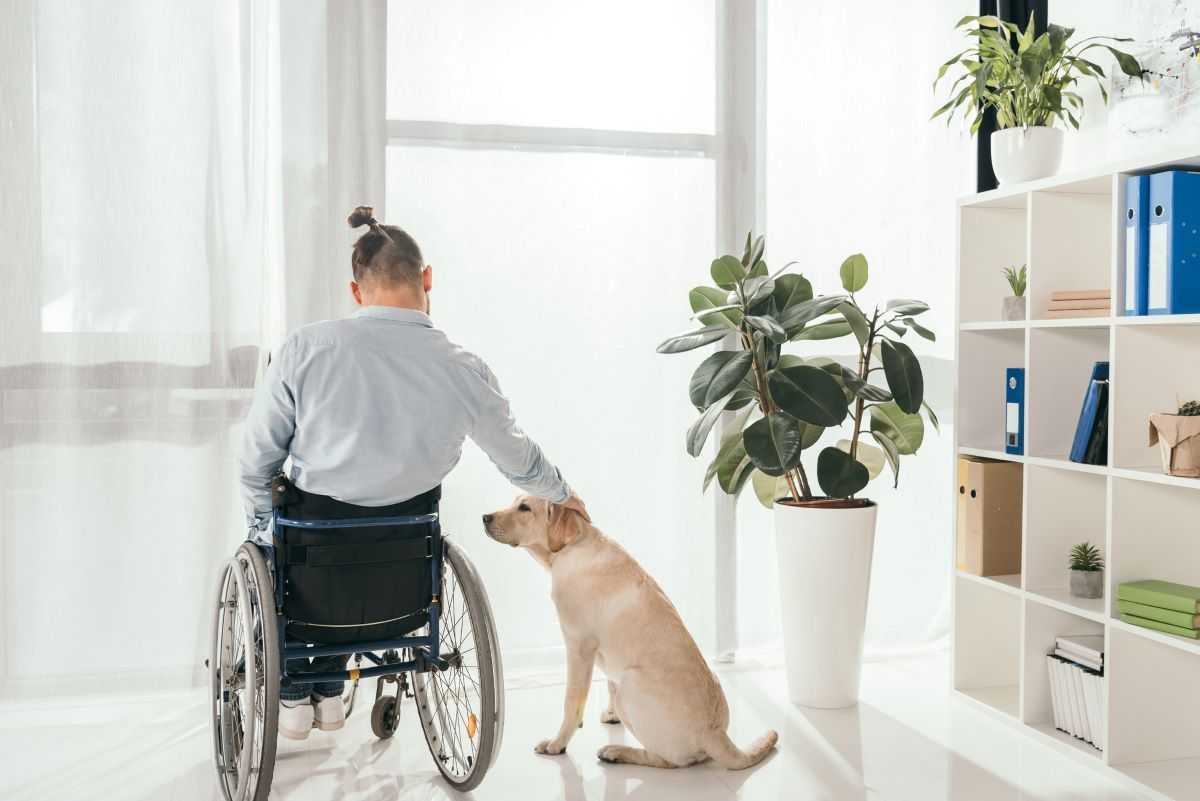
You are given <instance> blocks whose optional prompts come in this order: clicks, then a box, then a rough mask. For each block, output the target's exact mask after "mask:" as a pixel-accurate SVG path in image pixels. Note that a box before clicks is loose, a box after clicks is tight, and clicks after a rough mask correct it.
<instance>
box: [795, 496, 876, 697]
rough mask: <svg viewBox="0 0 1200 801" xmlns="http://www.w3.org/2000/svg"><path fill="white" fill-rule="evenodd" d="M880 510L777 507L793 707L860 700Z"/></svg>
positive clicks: (866, 507) (871, 506)
mask: <svg viewBox="0 0 1200 801" xmlns="http://www.w3.org/2000/svg"><path fill="white" fill-rule="evenodd" d="M877 508H878V507H876V506H875V504H871V505H870V506H864V507H860V508H853V509H822V508H813V507H802V506H787V505H784V504H776V505H775V513H774V514H775V543H776V550H777V554H778V559H777V560H776V562H777V564H778V565H779V592H780V596H781V600H782V602H783V603H782V607H783V608H782V617H783V649H784V657H785V660H786V670H787V684H788V697H789V698H790V699H791V700H792V701H793V702H795V703H797V704H801V705H803V706H812V707H820V708H824V709H833V708H838V707H845V706H853V705H854V704H856V703H858V683H859V677H860V675H861V673H862V651H863V629H864V627H865V626H866V617H867V594H868V592H869V589H870V584H871V554H872V552H873V551H874V548H875V512H876V510H877Z"/></svg>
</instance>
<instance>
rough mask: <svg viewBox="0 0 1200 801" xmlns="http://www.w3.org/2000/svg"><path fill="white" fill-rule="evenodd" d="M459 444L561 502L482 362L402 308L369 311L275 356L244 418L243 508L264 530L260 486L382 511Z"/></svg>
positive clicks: (553, 472)
mask: <svg viewBox="0 0 1200 801" xmlns="http://www.w3.org/2000/svg"><path fill="white" fill-rule="evenodd" d="M467 437H470V438H471V439H472V440H474V441H475V443H476V444H477V445H479V447H480V448H482V449H483V451H484V453H486V454H487V455H488V457H489V458H491V460H492V462H493V463H494V464H495V465H496V467H497V468H499V470H500V472H501V473H503V474H504V475H505V477H506V478H508V480H509V481H511V482H512V483H513V484H515V485H516V486H517V487H519V488H521V489H522V490H524V491H525V492H527V493H529V494H531V495H536V496H538V497H542V498H546V499H548V500H550V501H553V502H555V503H561V502H563V501H565V500H566V499H567V498H568V497H569V496H570V494H571V490H570V488H569V487H568V486H567V483H566V482H565V481H563V478H562V475H561V474H560V473H559V471H558V469H557V468H556V467H555V466H554V465H553V464H551V463H550V461H549V460H548V459H547V458H546V456H545V455H544V454H543V453H542V450H541V448H539V447H538V446H537V444H536V443H534V441H533V440H531V439H530V438H529V437H527V436H526V435H525V433H524V432H523V431H521V429H520V428H518V427H517V424H516V421H515V420H514V419H513V416H512V411H511V410H510V408H509V404H508V399H507V398H505V397H504V395H502V394H501V393H500V385H499V383H498V382H497V381H496V376H494V375H493V374H492V371H491V370H489V369H488V367H487V365H486V364H484V363H483V360H482V359H480V358H479V357H478V356H475V355H474V354H471V353H468V352H467V351H465V350H463V349H462V348H460V347H458V346H457V345H455V344H454V343H452V342H451V341H450V340H449V339H447V338H446V335H445V334H444V333H442V332H441V331H439V330H438V329H436V328H434V327H433V323H432V322H430V319H429V317H428V316H427V315H425V314H422V313H421V312H419V311H415V310H412V309H399V308H393V307H390V306H368V307H365V308H362V309H359V310H358V311H357V312H356V313H355V314H354V315H353V316H352V317H350V318H348V319H345V320H328V321H325V322H320V323H314V324H312V325H307V326H304V327H303V328H301V329H299V330H298V331H296V332H295V333H293V334H292V335H291V336H290V337H288V339H287V341H285V342H284V343H283V345H282V346H281V347H280V348H279V350H278V352H277V353H276V354H275V356H274V358H273V359H272V360H271V365H270V367H269V368H268V369H267V372H266V376H265V378H264V380H263V381H262V383H261V384H260V385H259V387H258V389H257V391H256V393H255V396H254V403H253V404H252V405H251V407H250V413H249V415H248V416H247V418H246V433H245V442H244V444H243V448H242V456H241V483H242V498H243V501H244V504H245V508H246V515H247V517H248V521H249V523H250V525H251V526H252V527H254V528H257V529H259V530H260V531H265V530H266V528H267V526H268V524H269V522H270V516H271V491H270V482H271V478H272V477H273V476H274V475H276V474H277V473H278V472H279V470H280V468H281V467H282V466H283V464H284V461H285V460H287V459H288V457H289V456H290V457H291V466H290V468H289V470H288V474H289V477H290V478H291V479H292V481H293V482H295V484H296V486H298V487H300V488H301V489H302V490H305V491H306V492H314V493H318V494H321V495H328V496H330V497H333V498H336V499H338V500H340V501H345V502H347V503H353V504H358V505H360V506H385V505H388V504H393V503H399V502H400V501H405V500H408V499H409V498H412V497H414V496H416V495H420V494H421V493H423V492H427V491H428V490H431V489H433V488H434V487H436V486H437V485H439V484H441V483H442V480H443V479H444V478H445V477H446V475H447V474H448V473H449V472H450V471H451V470H453V469H454V466H455V465H456V464H458V460H459V457H460V456H461V455H462V445H463V440H464V439H466V438H467Z"/></svg>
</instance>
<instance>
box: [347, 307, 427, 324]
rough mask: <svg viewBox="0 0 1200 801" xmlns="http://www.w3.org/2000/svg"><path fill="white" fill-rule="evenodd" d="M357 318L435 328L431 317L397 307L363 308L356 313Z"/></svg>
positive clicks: (414, 310) (413, 310)
mask: <svg viewBox="0 0 1200 801" xmlns="http://www.w3.org/2000/svg"><path fill="white" fill-rule="evenodd" d="M354 316H355V317H374V318H375V319H377V320H391V321H393V322H396V323H407V324H409V325H423V326H425V327H426V328H433V321H432V320H430V319H429V315H428V314H425V313H424V312H419V311H417V310H416V309H401V308H398V307H396V306H363V307H362V308H361V309H359V310H358V311H356V312H354Z"/></svg>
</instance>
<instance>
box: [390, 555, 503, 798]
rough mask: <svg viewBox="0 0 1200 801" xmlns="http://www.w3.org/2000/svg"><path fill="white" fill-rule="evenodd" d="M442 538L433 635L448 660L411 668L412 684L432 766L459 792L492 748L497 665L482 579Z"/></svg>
mask: <svg viewBox="0 0 1200 801" xmlns="http://www.w3.org/2000/svg"><path fill="white" fill-rule="evenodd" d="M443 543H444V553H445V556H444V560H443V568H442V613H441V616H442V620H441V623H440V625H439V629H440V630H439V640H440V652H441V656H442V658H443V659H448V660H450V662H451V665H450V667H449V668H448V669H447V670H445V671H430V672H427V673H420V672H414V673H413V675H412V679H413V681H412V686H413V692H414V695H415V696H416V703H417V717H418V718H419V719H420V721H421V730H422V732H423V733H424V735H425V743H426V744H427V745H428V746H429V753H430V754H431V755H432V756H433V761H434V764H436V765H437V768H438V770H439V771H440V772H441V774H442V776H443V777H444V778H445V779H446V781H447V782H449V783H450V785H451V786H453V787H454V789H455V790H458V791H460V792H466V791H468V790H472V789H474V788H475V787H477V786H478V785H479V783H480V782H481V781H483V777H484V775H485V774H486V773H487V771H488V769H489V768H490V767H491V766H492V763H493V762H494V761H495V759H496V755H497V754H498V753H499V751H500V743H501V740H502V738H503V733H504V669H503V666H502V664H501V662H500V645H499V642H498V640H497V636H496V622H495V620H494V619H493V617H492V608H491V605H490V604H489V603H488V597H487V592H486V591H485V590H484V587H483V582H482V581H481V580H480V578H479V574H478V573H477V572H476V571H475V567H474V565H472V564H471V561H470V560H469V559H468V558H467V556H466V554H465V553H463V551H462V549H460V548H459V547H458V546H457V545H455V544H454V543H453V542H451V541H450V540H449V539H445V540H443ZM463 734H465V735H466V737H465V738H464V737H463V736H462V735H463Z"/></svg>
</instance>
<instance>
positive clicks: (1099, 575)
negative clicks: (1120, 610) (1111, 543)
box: [1071, 542, 1104, 598]
mask: <svg viewBox="0 0 1200 801" xmlns="http://www.w3.org/2000/svg"><path fill="white" fill-rule="evenodd" d="M1071 594H1072V595H1074V596H1075V597H1077V598H1103V597H1104V558H1103V557H1102V556H1101V555H1100V549H1099V548H1097V547H1096V546H1095V545H1092V544H1091V543H1090V542H1081V543H1079V544H1078V545H1076V546H1075V547H1073V548H1072V549H1071Z"/></svg>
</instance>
